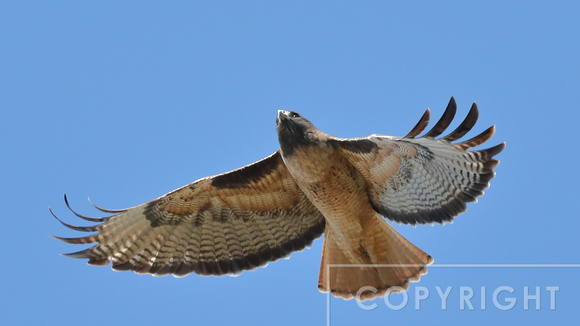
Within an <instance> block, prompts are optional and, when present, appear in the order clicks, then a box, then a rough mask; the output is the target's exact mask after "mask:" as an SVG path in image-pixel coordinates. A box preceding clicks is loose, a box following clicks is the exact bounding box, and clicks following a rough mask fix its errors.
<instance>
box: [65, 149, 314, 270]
mask: <svg viewBox="0 0 580 326" xmlns="http://www.w3.org/2000/svg"><path fill="white" fill-rule="evenodd" d="M65 201H66V197H65ZM66 204H67V206H68V201H67V202H66ZM69 208H70V206H69ZM97 208H98V207H97ZM100 210H102V211H104V212H107V213H114V214H115V215H113V216H111V217H108V218H91V217H86V216H83V215H80V214H77V213H75V214H76V215H77V216H79V217H81V218H83V219H85V220H89V221H92V222H102V223H101V224H98V225H95V226H88V227H78V226H73V225H70V224H66V223H64V222H62V223H63V224H64V225H65V226H67V227H69V228H72V229H74V230H78V231H86V232H91V231H95V232H97V233H96V234H92V235H89V236H85V237H80V238H62V237H55V238H57V239H59V240H62V241H64V242H67V243H72V244H86V243H95V242H97V243H98V244H96V245H95V246H93V247H90V248H88V249H85V250H82V251H79V252H76V253H72V254H66V256H69V257H74V258H88V259H89V264H91V265H106V264H108V263H109V261H111V260H112V262H113V269H115V270H133V271H135V272H137V273H149V274H155V275H166V274H174V275H176V276H184V275H187V274H189V273H191V272H194V273H196V274H201V275H223V274H237V273H240V272H241V271H242V270H248V269H254V268H256V267H257V266H263V265H265V264H267V263H268V262H269V261H274V260H277V259H279V258H281V257H285V256H288V255H289V254H290V253H291V252H293V251H296V250H302V249H303V248H304V247H306V246H309V245H310V244H311V243H312V241H313V240H314V239H316V238H318V237H319V236H320V235H321V234H322V233H323V232H324V226H325V222H324V217H323V216H322V214H321V213H320V212H319V211H318V210H317V209H316V208H315V207H314V205H312V203H311V202H310V201H309V200H308V199H307V198H306V196H305V195H304V194H303V193H302V191H301V190H300V188H298V185H297V184H296V183H295V182H294V179H293V178H292V176H291V175H290V173H289V172H288V169H287V168H286V166H285V165H284V162H283V161H282V158H281V156H280V153H279V152H276V153H274V154H272V155H270V156H269V157H267V158H265V159H263V160H260V161H258V162H256V163H253V164H250V165H247V166H245V167H243V168H240V169H237V170H234V171H230V172H227V173H223V174H220V175H217V176H213V177H208V178H203V179H200V180H198V181H195V182H193V183H191V184H189V185H187V186H184V187H182V188H179V189H177V190H175V191H172V192H170V193H168V194H166V195H164V196H162V197H159V198H157V199H155V200H152V201H150V202H148V203H145V204H142V205H139V206H135V207H133V208H130V209H126V210H106V209H100ZM73 212H74V211H73ZM55 217H56V216H55Z"/></svg>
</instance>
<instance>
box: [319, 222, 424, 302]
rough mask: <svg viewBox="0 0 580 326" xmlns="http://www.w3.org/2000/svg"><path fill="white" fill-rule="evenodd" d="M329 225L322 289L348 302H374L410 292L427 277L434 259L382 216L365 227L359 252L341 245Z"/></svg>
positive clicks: (325, 241) (322, 268) (325, 243)
mask: <svg viewBox="0 0 580 326" xmlns="http://www.w3.org/2000/svg"><path fill="white" fill-rule="evenodd" d="M337 238H339V237H338V236H336V234H334V231H333V230H332V227H329V226H328V225H327V228H326V235H325V237H324V248H323V251H322V262H321V264H320V276H319V278H318V289H319V290H320V291H321V292H328V291H330V292H331V293H332V294H333V295H334V296H337V297H342V298H344V299H352V298H356V299H358V300H367V299H373V298H375V297H378V296H384V295H385V293H387V291H388V290H389V289H391V290H390V291H389V292H399V291H401V290H407V289H408V287H409V282H411V281H418V280H419V278H420V277H421V275H423V274H426V273H427V268H426V267H425V266H427V265H429V264H431V263H432V262H433V258H432V257H431V256H429V255H428V254H426V253H425V252H424V251H422V250H421V249H419V248H417V247H416V246H415V245H413V244H412V243H411V242H410V241H409V240H407V239H405V238H404V237H403V236H402V235H401V234H399V233H398V232H397V231H396V230H395V229H393V227H392V226H390V225H389V223H387V222H386V221H385V220H384V219H383V218H382V217H381V216H380V215H378V214H376V215H375V217H374V218H372V219H370V221H369V223H364V224H363V237H362V238H361V240H360V241H359V246H358V248H348V249H347V251H346V252H345V250H344V246H342V247H343V248H341V246H339V244H338V242H337V241H338V239H337Z"/></svg>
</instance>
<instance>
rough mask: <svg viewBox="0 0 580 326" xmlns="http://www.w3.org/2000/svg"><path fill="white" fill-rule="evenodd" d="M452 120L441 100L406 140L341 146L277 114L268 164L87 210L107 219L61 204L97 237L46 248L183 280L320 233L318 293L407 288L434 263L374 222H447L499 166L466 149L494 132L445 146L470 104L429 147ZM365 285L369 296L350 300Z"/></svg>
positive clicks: (352, 141) (272, 254) (245, 263)
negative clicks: (133, 202)
mask: <svg viewBox="0 0 580 326" xmlns="http://www.w3.org/2000/svg"><path fill="white" fill-rule="evenodd" d="M455 112H456V103H455V100H454V99H453V97H452V98H451V100H450V102H449V104H448V106H447V109H446V110H445V112H444V114H443V116H442V117H441V119H440V120H439V121H438V122H437V123H436V124H435V126H434V127H433V128H432V129H431V130H430V131H428V132H427V133H425V134H424V135H423V136H422V137H419V138H416V137H417V136H418V135H419V134H420V133H421V132H423V130H424V129H425V128H426V126H427V124H428V122H429V118H430V111H429V109H427V110H426V111H425V113H424V114H423V116H422V117H421V119H420V120H419V122H418V123H417V125H416V126H415V127H414V128H413V129H412V130H411V131H410V132H409V133H408V134H407V135H406V136H405V137H392V136H384V135H378V134H373V135H371V136H368V137H364V138H347V139H343V138H337V137H334V136H331V135H328V134H325V133H323V132H322V131H320V130H318V129H317V128H316V127H315V126H314V125H313V124H312V123H311V122H310V121H308V120H307V119H306V118H304V117H303V116H301V115H300V114H298V113H296V112H293V111H282V110H280V111H278V116H277V119H276V129H277V133H278V140H279V143H280V148H279V149H278V150H277V151H276V152H275V153H274V154H272V155H270V156H268V157H266V158H264V159H262V160H260V161H257V162H255V163H253V164H250V165H247V166H244V167H242V168H239V169H236V170H233V171H230V172H226V173H223V174H219V175H215V176H211V177H205V178H202V179H199V180H197V181H195V182H193V183H191V184H188V185H186V186H184V187H181V188H179V189H177V190H174V191H172V192H170V193H168V194H166V195H163V196H161V197H159V198H157V199H154V200H152V201H150V202H147V203H144V204H141V205H138V206H135V207H132V208H128V209H122V210H109V209H103V208H100V207H98V206H96V205H95V207H96V208H97V209H99V210H100V211H102V212H105V213H109V214H113V215H112V216H109V217H101V218H95V217H87V216H84V215H81V214H78V213H76V212H75V211H73V210H72V209H71V207H70V205H69V203H68V200H67V198H66V195H65V203H66V206H67V207H68V208H69V209H71V211H72V212H73V213H74V214H75V215H76V216H78V217H80V218H82V219H85V220H88V221H90V222H97V223H99V224H96V225H93V226H74V225H70V224H67V223H65V222H62V221H61V220H60V219H59V221H61V223H62V224H64V225H65V226H67V227H69V228H71V229H73V230H77V231H83V232H96V233H94V234H91V235H88V236H84V237H78V238H63V237H55V238H56V239H58V240H61V241H64V242H66V243H70V244H89V243H96V245H94V246H92V247H90V248H88V249H84V250H81V251H78V252H75V253H70V254H65V256H68V257H73V258H87V259H88V263H89V264H90V265H107V264H108V263H109V262H110V261H112V267H113V269H114V270H123V271H124V270H132V271H135V272H137V273H140V274H141V273H148V274H154V275H167V274H173V275H175V276H185V275H187V274H190V273H192V272H193V273H196V274H199V275H225V274H239V273H241V272H242V271H244V270H252V269H255V268H256V267H259V266H264V265H266V264H268V262H271V261H275V260H277V259H279V258H282V257H287V256H289V255H290V254H291V253H292V252H293V251H299V250H302V249H304V248H305V247H308V246H310V244H311V243H312V241H313V240H314V239H316V238H318V237H320V236H321V235H322V234H323V233H325V237H324V245H323V251H322V261H321V265H320V274H319V279H318V288H319V290H320V291H322V292H327V291H330V292H331V293H332V294H333V295H335V296H338V297H342V298H345V299H350V298H353V297H357V298H358V299H363V300H364V299H372V298H374V297H376V296H381V295H384V294H385V293H387V292H389V291H388V290H389V289H394V288H395V287H397V288H398V289H401V288H402V289H407V288H408V286H409V282H410V281H418V280H419V278H420V276H421V275H423V274H425V273H426V272H427V270H426V266H427V265H429V264H431V263H432V262H433V258H431V256H429V255H428V254H426V253H425V252H423V251H422V250H421V249H419V248H417V247H416V246H415V245H413V244H412V243H411V242H410V241H408V240H407V239H405V238H404V237H403V236H402V235H400V234H399V233H398V232H397V231H395V230H394V229H393V228H392V227H391V226H390V224H389V223H388V222H387V221H386V220H385V219H383V217H385V218H387V219H390V220H392V221H394V222H398V223H403V224H411V225H416V224H433V223H440V224H445V223H446V222H452V220H453V218H454V217H455V216H457V215H458V214H460V213H463V212H464V211H465V210H466V203H467V202H476V201H477V197H479V196H481V195H483V190H485V189H486V188H488V187H489V181H490V180H491V179H493V177H494V176H495V173H494V171H493V169H494V168H495V167H496V166H497V165H498V163H499V161H497V160H495V159H493V157H494V156H495V155H497V154H498V153H500V152H501V151H502V150H503V149H504V147H505V143H501V144H499V145H496V146H494V147H491V148H488V149H483V150H475V151H467V149H470V148H472V147H475V146H478V145H480V144H483V143H484V142H486V141H487V140H489V139H490V138H491V137H492V135H493V134H494V131H495V127H494V126H491V127H490V128H488V129H487V130H485V131H483V132H482V133H481V134H479V135H477V136H475V137H473V138H471V139H469V140H465V141H461V142H454V141H456V140H458V139H460V138H461V137H463V136H464V135H465V134H466V133H467V132H468V131H469V130H470V129H471V128H472V127H473V126H474V124H475V122H476V121H477V118H478V115H479V113H478V109H477V105H476V104H475V103H473V105H472V107H471V110H470V111H469V113H468V114H467V117H466V118H465V120H463V122H462V123H461V124H459V126H458V127H457V128H456V129H455V130H453V131H452V132H451V133H449V134H448V135H447V136H444V137H441V138H437V139H435V137H437V136H439V135H440V134H441V133H442V132H443V131H444V130H445V129H446V128H447V127H448V126H449V124H450V123H451V121H452V120H453V118H454V116H455ZM51 212H52V210H51ZM53 215H54V213H53ZM55 217H56V215H55ZM57 219H58V217H57ZM332 265H337V266H339V267H336V268H333V267H332ZM348 265H353V266H352V267H349V266H348ZM382 265H384V266H382ZM345 266H346V268H344V267H345ZM369 286H370V287H372V288H373V289H374V290H373V291H365V292H364V293H361V291H360V290H361V289H362V288H363V287H369Z"/></svg>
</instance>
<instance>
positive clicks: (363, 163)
mask: <svg viewBox="0 0 580 326" xmlns="http://www.w3.org/2000/svg"><path fill="white" fill-rule="evenodd" d="M455 111H456V104H455V100H454V99H453V97H452V98H451V101H450V102H449V105H448V106H447V109H446V110H445V113H444V114H443V116H442V117H441V119H440V120H439V121H438V122H437V123H436V124H435V126H434V127H433V128H432V129H431V130H430V131H428V132H427V133H426V134H425V135H424V136H422V137H420V138H417V139H415V137H416V136H417V135H419V134H420V133H421V132H422V131H423V130H424V129H425V127H426V126H427V124H428V123H429V116H430V112H429V109H427V111H426V112H425V114H423V116H422V117H421V120H420V121H419V123H417V125H416V126H415V127H414V128H413V129H412V130H411V132H409V134H407V136H405V137H403V138H399V137H390V136H382V135H372V136H369V137H366V138H357V139H338V140H336V141H335V144H336V146H337V147H338V148H340V149H341V150H342V151H343V153H344V154H345V155H346V157H347V158H348V160H349V161H350V162H351V164H353V165H354V166H355V167H356V168H357V169H358V170H359V171H360V172H361V174H362V175H363V176H364V178H365V179H366V181H367V184H368V186H369V187H368V192H369V197H370V198H369V199H370V201H371V203H372V205H373V206H374V208H375V210H376V211H377V212H379V213H380V214H381V215H383V216H385V217H387V218H389V219H391V220H393V221H396V222H399V223H405V224H413V225H414V224H417V223H419V224H425V223H433V222H438V223H441V224H444V223H445V222H449V221H452V220H453V217H455V216H457V215H459V214H460V213H463V212H464V211H465V210H466V209H467V207H466V204H465V203H467V202H476V201H477V197H479V196H482V195H483V191H484V190H485V189H487V188H488V187H489V181H490V180H491V179H493V177H494V176H495V172H494V171H493V169H494V168H495V167H496V166H497V164H498V163H499V161H497V160H495V159H493V157H494V156H495V155H497V154H498V153H500V152H501V151H502V150H503V149H504V147H505V143H501V144H499V145H497V146H494V147H491V148H488V149H484V150H478V151H467V149H469V148H472V147H475V146H478V145H480V144H483V143H484V142H486V141H487V140H489V139H490V138H491V137H492V136H493V134H494V132H495V127H494V126H492V127H490V128H488V129H487V130H485V131H484V132H482V133H481V134H479V135H477V136H475V137H473V138H471V139H469V140H466V141H463V142H458V143H451V142H452V141H455V140H457V139H460V138H461V137H463V136H464V135H465V134H466V133H467V132H468V131H469V130H470V129H471V128H472V127H473V126H474V125H475V122H476V121H477V118H478V115H479V112H478V109H477V105H476V104H475V103H474V104H473V106H472V107H471V110H470V111H469V113H468V114H467V117H466V118H465V120H464V121H463V122H462V123H461V124H460V125H459V126H458V127H457V129H455V130H454V131H452V132H451V133H450V134H449V135H447V136H445V137H442V138H439V139H435V137H437V136H439V135H440V134H441V133H442V132H443V131H445V129H446V128H447V127H448V126H449V124H450V123H451V121H452V120H453V117H454V116H455Z"/></svg>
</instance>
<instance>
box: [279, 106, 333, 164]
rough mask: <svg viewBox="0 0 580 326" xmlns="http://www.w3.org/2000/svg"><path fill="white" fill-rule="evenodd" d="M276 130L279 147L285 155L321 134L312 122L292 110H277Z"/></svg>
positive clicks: (312, 141) (309, 142)
mask: <svg viewBox="0 0 580 326" xmlns="http://www.w3.org/2000/svg"><path fill="white" fill-rule="evenodd" d="M276 130H277V131H278V141H279V142H280V148H281V149H282V152H283V153H284V155H286V156H287V155H290V154H292V153H293V152H294V150H295V149H296V148H298V147H301V146H308V145H311V144H313V143H314V142H316V141H318V140H320V138H321V136H322V135H323V133H322V132H320V131H319V130H318V129H317V128H316V127H315V126H314V125H313V124H312V122H310V121H308V119H306V118H304V117H303V116H301V115H300V114H298V113H297V112H294V111H284V110H278V116H277V117H276Z"/></svg>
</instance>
